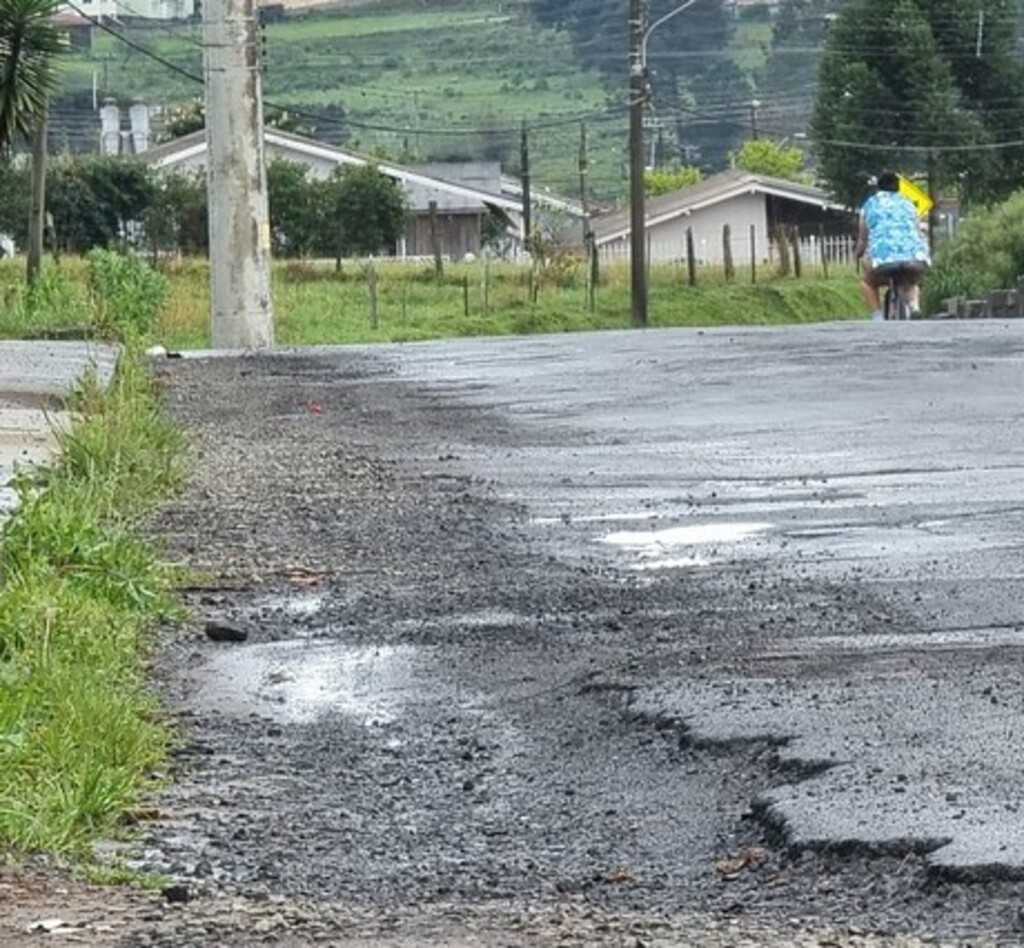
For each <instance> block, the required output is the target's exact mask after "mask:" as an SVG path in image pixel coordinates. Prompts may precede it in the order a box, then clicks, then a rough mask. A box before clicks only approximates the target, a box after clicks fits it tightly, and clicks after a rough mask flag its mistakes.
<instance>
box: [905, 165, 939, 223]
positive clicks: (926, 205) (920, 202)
mask: <svg viewBox="0 0 1024 948" xmlns="http://www.w3.org/2000/svg"><path fill="white" fill-rule="evenodd" d="M900 194H902V195H903V196H904V197H905V198H909V199H910V201H911V203H912V204H913V205H914V207H916V208H917V213H918V215H920V216H921V217H927V216H928V212H929V211H930V210H931V209H932V206H933V204H934V202H933V201H932V199H931V198H930V197H929V196H928V194H927V193H926V192H925V191H923V190H922V189H921V188H919V187H918V186H917V185H916V184H914V182H913V181H911V180H910V178H904V177H903V175H900Z"/></svg>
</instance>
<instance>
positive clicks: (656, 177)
mask: <svg viewBox="0 0 1024 948" xmlns="http://www.w3.org/2000/svg"><path fill="white" fill-rule="evenodd" d="M703 177H704V175H703V174H702V173H701V170H700V168H694V167H693V166H692V165H687V166H685V167H683V168H674V169H673V170H671V171H667V170H666V171H645V172H644V194H646V195H647V196H648V197H657V196H658V195H659V194H668V193H669V192H671V191H678V190H679V189H680V188H687V187H690V185H693V184H697V183H698V182H700V180H701V179H702V178H703Z"/></svg>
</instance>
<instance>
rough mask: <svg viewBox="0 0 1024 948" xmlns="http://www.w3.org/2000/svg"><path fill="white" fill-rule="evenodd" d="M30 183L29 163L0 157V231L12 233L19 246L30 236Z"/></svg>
mask: <svg viewBox="0 0 1024 948" xmlns="http://www.w3.org/2000/svg"><path fill="white" fill-rule="evenodd" d="M30 184H31V181H30V169H29V167H28V165H25V164H22V163H20V162H13V161H7V160H4V159H2V158H0V233H2V234H10V235H11V237H13V238H14V242H15V243H16V244H17V245H19V246H24V243H25V240H26V238H27V236H28V194H29V187H30Z"/></svg>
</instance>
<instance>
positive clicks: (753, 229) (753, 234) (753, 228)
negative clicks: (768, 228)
mask: <svg viewBox="0 0 1024 948" xmlns="http://www.w3.org/2000/svg"><path fill="white" fill-rule="evenodd" d="M750 282H751V283H756V282H757V225H756V224H751V225H750Z"/></svg>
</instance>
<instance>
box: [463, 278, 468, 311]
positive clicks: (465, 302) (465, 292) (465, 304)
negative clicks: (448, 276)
mask: <svg viewBox="0 0 1024 948" xmlns="http://www.w3.org/2000/svg"><path fill="white" fill-rule="evenodd" d="M462 315H463V316H468V315H469V277H468V276H464V277H463V278H462Z"/></svg>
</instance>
